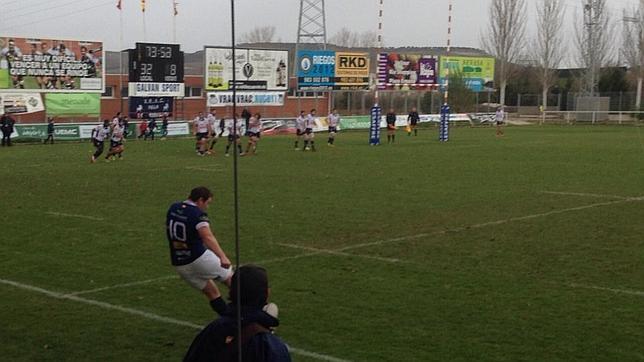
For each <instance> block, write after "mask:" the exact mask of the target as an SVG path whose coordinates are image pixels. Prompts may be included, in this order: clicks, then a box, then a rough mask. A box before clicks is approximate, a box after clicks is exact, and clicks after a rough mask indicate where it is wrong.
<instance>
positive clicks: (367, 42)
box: [358, 31, 378, 48]
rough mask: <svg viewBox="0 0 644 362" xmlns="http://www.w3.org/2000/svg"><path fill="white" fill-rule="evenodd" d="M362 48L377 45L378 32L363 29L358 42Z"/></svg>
mask: <svg viewBox="0 0 644 362" xmlns="http://www.w3.org/2000/svg"><path fill="white" fill-rule="evenodd" d="M358 45H359V46H360V47H362V48H375V47H376V46H377V45H378V33H377V32H375V31H365V32H363V33H360V41H359V44H358Z"/></svg>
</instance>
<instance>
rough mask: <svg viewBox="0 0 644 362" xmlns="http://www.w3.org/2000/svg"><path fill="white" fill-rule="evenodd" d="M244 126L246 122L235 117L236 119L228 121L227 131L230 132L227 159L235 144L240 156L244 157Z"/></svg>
mask: <svg viewBox="0 0 644 362" xmlns="http://www.w3.org/2000/svg"><path fill="white" fill-rule="evenodd" d="M243 125H244V121H243V120H241V119H238V118H237V115H235V118H234V119H229V120H227V121H226V129H227V130H228V144H227V145H226V157H228V156H229V155H228V150H229V149H230V146H232V144H233V143H235V145H236V146H237V152H239V154H240V155H243V154H244V153H243V152H242V146H241V131H242V127H243Z"/></svg>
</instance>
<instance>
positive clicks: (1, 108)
mask: <svg viewBox="0 0 644 362" xmlns="http://www.w3.org/2000/svg"><path fill="white" fill-rule="evenodd" d="M3 114H4V99H3V98H2V94H0V116H2V115H3Z"/></svg>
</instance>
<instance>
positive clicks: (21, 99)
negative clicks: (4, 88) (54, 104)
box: [2, 93, 45, 114]
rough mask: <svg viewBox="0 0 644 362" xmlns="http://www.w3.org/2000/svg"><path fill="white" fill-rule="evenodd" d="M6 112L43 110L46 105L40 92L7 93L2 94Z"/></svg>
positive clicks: (3, 107) (22, 112)
mask: <svg viewBox="0 0 644 362" xmlns="http://www.w3.org/2000/svg"><path fill="white" fill-rule="evenodd" d="M2 109H3V111H4V113H9V114H24V113H35V112H42V111H44V110H45V106H44V104H43V102H42V97H41V96H40V94H38V93H5V94H3V95H2Z"/></svg>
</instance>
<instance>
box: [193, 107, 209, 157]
mask: <svg viewBox="0 0 644 362" xmlns="http://www.w3.org/2000/svg"><path fill="white" fill-rule="evenodd" d="M192 125H193V132H192V133H193V134H194V135H195V137H196V138H197V143H196V144H195V149H196V150H197V154H198V155H199V156H203V155H205V154H206V145H207V143H208V135H209V134H210V123H209V122H208V120H207V119H206V118H205V117H204V116H203V112H199V115H197V117H195V119H194V120H193V122H192Z"/></svg>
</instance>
